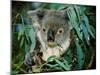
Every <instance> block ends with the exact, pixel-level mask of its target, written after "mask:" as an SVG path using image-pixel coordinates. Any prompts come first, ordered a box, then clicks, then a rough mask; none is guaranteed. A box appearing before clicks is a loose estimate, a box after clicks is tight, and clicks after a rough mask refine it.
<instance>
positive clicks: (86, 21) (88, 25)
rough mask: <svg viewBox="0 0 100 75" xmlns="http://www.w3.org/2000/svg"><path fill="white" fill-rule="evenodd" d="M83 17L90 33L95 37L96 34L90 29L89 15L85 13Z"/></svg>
mask: <svg viewBox="0 0 100 75" xmlns="http://www.w3.org/2000/svg"><path fill="white" fill-rule="evenodd" d="M82 19H83V20H84V22H85V25H86V28H87V30H88V32H89V33H90V35H91V36H92V37H93V38H95V36H94V35H93V33H92V31H91V29H90V24H89V20H88V17H87V16H86V15H83V17H82Z"/></svg>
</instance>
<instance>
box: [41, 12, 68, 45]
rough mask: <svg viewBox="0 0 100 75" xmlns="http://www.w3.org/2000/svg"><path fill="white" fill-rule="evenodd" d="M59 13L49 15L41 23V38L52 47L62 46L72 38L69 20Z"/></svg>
mask: <svg viewBox="0 0 100 75" xmlns="http://www.w3.org/2000/svg"><path fill="white" fill-rule="evenodd" d="M57 13H59V12H56V13H54V12H50V13H48V14H47V15H45V16H44V17H43V19H42V21H41V36H42V38H43V41H44V42H45V43H46V44H47V45H48V46H50V47H54V46H56V45H61V44H62V43H64V41H65V40H66V39H67V38H69V36H70V27H69V24H68V20H67V19H66V18H65V17H64V16H63V15H61V14H60V13H59V14H57Z"/></svg>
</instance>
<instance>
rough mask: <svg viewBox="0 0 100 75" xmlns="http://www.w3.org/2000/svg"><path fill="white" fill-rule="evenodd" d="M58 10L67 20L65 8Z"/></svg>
mask: <svg viewBox="0 0 100 75" xmlns="http://www.w3.org/2000/svg"><path fill="white" fill-rule="evenodd" d="M60 12H61V14H62V15H63V16H64V17H65V18H66V19H67V20H69V18H68V15H67V11H66V10H61V11H60Z"/></svg>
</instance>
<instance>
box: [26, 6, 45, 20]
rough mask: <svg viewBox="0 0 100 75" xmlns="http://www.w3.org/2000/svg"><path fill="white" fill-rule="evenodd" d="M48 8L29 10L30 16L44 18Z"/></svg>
mask: <svg viewBox="0 0 100 75" xmlns="http://www.w3.org/2000/svg"><path fill="white" fill-rule="evenodd" d="M45 12H46V10H45V9H40V8H39V9H36V10H30V11H28V12H27V14H28V15H29V17H30V18H32V17H33V16H37V17H38V18H39V19H42V18H43V17H44V14H45Z"/></svg>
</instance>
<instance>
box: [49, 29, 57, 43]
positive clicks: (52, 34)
mask: <svg viewBox="0 0 100 75" xmlns="http://www.w3.org/2000/svg"><path fill="white" fill-rule="evenodd" d="M54 40H55V35H54V31H53V30H52V29H49V30H48V33H47V41H48V42H54Z"/></svg>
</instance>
